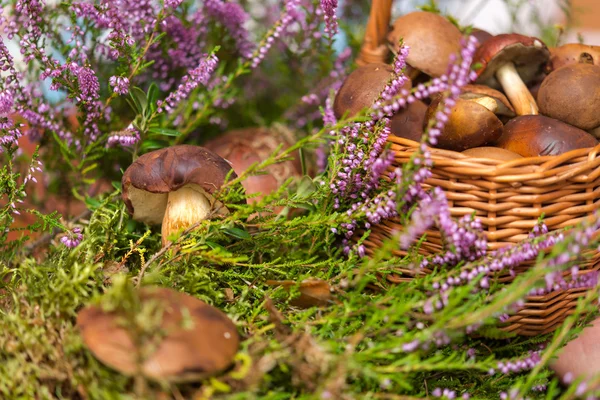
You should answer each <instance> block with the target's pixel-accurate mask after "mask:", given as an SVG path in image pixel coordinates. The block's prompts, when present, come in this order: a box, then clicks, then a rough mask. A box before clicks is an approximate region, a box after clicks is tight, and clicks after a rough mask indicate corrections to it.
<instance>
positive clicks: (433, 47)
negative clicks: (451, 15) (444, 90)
mask: <svg viewBox="0 0 600 400" xmlns="http://www.w3.org/2000/svg"><path fill="white" fill-rule="evenodd" d="M400 38H402V40H403V42H404V44H405V45H407V46H409V47H410V51H409V53H408V57H407V58H406V63H407V64H408V65H409V66H410V67H411V68H412V69H408V71H407V74H408V76H410V78H411V79H413V80H415V79H416V77H417V76H418V75H419V74H420V73H424V74H426V75H428V76H430V77H433V78H439V77H440V76H442V75H444V74H445V73H446V72H447V71H448V63H449V62H450V57H451V56H453V55H455V54H458V53H460V47H461V46H460V40H461V38H462V34H461V32H460V30H459V29H458V28H457V27H456V26H455V25H453V24H452V23H451V22H450V21H448V20H447V19H446V18H444V17H442V16H441V15H438V14H435V13H432V12H427V11H415V12H411V13H408V14H405V15H402V16H400V17H398V18H397V19H396V20H395V21H394V24H393V27H392V30H391V31H390V33H389V34H388V42H389V43H390V46H392V47H393V49H394V50H395V51H398V43H399V42H400Z"/></svg>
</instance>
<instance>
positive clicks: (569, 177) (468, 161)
mask: <svg viewBox="0 0 600 400" xmlns="http://www.w3.org/2000/svg"><path fill="white" fill-rule="evenodd" d="M388 142H390V145H391V150H392V151H393V152H394V154H395V161H394V165H393V166H392V167H393V168H395V167H397V166H401V165H402V164H403V163H406V162H407V161H408V160H409V159H410V157H411V156H412V154H413V153H414V152H415V151H416V150H417V149H418V147H419V143H417V142H414V141H411V140H407V139H403V138H398V137H395V136H391V137H389V139H388ZM429 150H430V151H431V158H432V160H433V167H432V169H431V171H432V177H431V178H430V179H428V180H427V181H426V184H425V185H424V186H425V188H428V187H431V186H439V187H441V188H443V189H444V191H445V192H446V196H447V198H448V202H449V207H450V213H451V215H452V216H453V217H461V216H463V215H470V214H473V213H474V214H475V215H476V217H477V218H479V219H480V220H481V222H482V224H483V226H484V230H485V235H486V237H487V240H488V250H489V251H493V250H496V249H499V248H501V247H504V246H507V245H510V244H515V243H519V242H520V241H522V240H524V239H526V238H527V236H528V234H529V233H530V232H531V230H532V229H533V227H534V226H535V225H536V224H537V221H538V218H539V217H540V216H542V214H543V215H544V216H545V217H544V221H545V223H546V225H547V226H548V229H549V230H550V231H553V230H556V229H560V228H566V227H570V226H573V225H575V224H577V223H578V222H580V221H582V220H583V219H584V218H586V217H588V216H589V215H590V214H592V213H593V212H594V211H596V210H597V209H598V208H599V207H600V156H599V152H600V144H599V145H598V146H596V147H594V148H593V149H579V150H574V151H570V152H568V153H565V154H562V155H560V156H546V157H531V158H521V159H518V160H513V161H508V162H507V161H498V160H493V159H484V158H472V157H468V156H465V155H464V154H461V153H458V152H454V151H449V150H442V149H435V148H430V149H429ZM398 229H401V225H400V222H399V220H396V219H391V220H387V221H385V222H383V223H382V224H380V225H377V226H374V227H373V228H372V233H371V235H370V236H369V238H368V239H367V240H366V241H365V243H364V244H365V247H366V248H367V254H371V253H372V251H373V249H376V248H378V247H379V246H380V245H381V243H382V241H383V240H385V239H386V238H389V237H391V234H392V231H394V230H398ZM441 250H442V242H441V236H440V232H439V231H434V230H430V231H428V232H427V236H426V239H425V241H424V242H422V245H421V247H420V252H421V253H422V254H425V255H430V254H436V253H439V252H440V251H441ZM403 254H405V253H404V252H403V251H401V250H398V251H397V255H403ZM588 256H589V257H588V258H587V260H586V261H585V262H583V263H581V264H579V268H580V273H581V274H585V273H589V272H591V271H593V270H598V269H599V268H600V253H598V252H593V253H590V254H588ZM531 265H533V261H532V262H528V263H523V264H522V265H520V266H518V267H517V268H515V272H516V273H517V274H518V273H519V272H523V271H525V270H527V268H529V267H530V266H531ZM424 272H425V273H427V272H429V271H427V270H425V271H424ZM413 276H414V271H411V270H398V274H397V275H392V276H389V277H388V279H389V280H390V281H404V280H408V279H412V277H413ZM512 279H513V278H512V277H511V276H510V275H508V274H507V275H505V276H502V277H501V278H500V281H504V282H510V281H511V280H512ZM585 294H586V290H585V289H569V290H562V291H555V292H551V293H549V294H547V295H545V296H528V297H527V298H526V299H525V301H526V303H525V306H524V307H523V308H521V309H520V311H518V312H517V313H516V314H514V315H513V316H511V317H510V319H509V320H508V321H507V322H506V324H505V326H504V327H503V328H502V329H503V330H506V331H509V332H515V333H517V334H521V335H528V336H530V335H538V334H543V333H548V332H551V331H552V330H553V329H555V328H556V327H558V326H559V325H560V324H561V323H562V322H563V321H564V319H565V318H566V317H567V316H568V315H570V314H571V313H572V312H573V311H574V309H575V307H576V304H577V299H578V298H579V297H581V296H584V295H585Z"/></svg>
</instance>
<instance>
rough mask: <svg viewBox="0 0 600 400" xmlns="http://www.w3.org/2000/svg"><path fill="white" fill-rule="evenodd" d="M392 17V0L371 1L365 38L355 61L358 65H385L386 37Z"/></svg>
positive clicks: (387, 49)
mask: <svg viewBox="0 0 600 400" xmlns="http://www.w3.org/2000/svg"><path fill="white" fill-rule="evenodd" d="M391 15H392V0H373V1H372V2H371V12H370V14H369V21H368V22H367V28H366V31H365V38H364V40H363V45H362V47H361V49H360V54H359V55H358V58H357V60H356V62H357V64H358V65H365V64H370V63H385V62H386V59H387V56H388V54H389V51H390V50H389V48H388V46H387V44H386V40H385V39H386V36H387V34H388V31H389V26H390V18H391Z"/></svg>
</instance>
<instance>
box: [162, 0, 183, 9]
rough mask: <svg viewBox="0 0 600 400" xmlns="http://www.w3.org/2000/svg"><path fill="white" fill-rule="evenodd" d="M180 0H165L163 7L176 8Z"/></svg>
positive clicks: (181, 0)
mask: <svg viewBox="0 0 600 400" xmlns="http://www.w3.org/2000/svg"><path fill="white" fill-rule="evenodd" d="M182 2H183V0H165V7H169V8H172V9H176V8H177V7H179V6H180V5H181V3H182Z"/></svg>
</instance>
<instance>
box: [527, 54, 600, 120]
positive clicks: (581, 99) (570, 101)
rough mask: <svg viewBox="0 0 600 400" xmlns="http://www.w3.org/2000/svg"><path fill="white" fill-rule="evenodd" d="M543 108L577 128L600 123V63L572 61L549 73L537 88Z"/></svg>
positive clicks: (543, 111) (547, 112) (539, 102)
mask: <svg viewBox="0 0 600 400" xmlns="http://www.w3.org/2000/svg"><path fill="white" fill-rule="evenodd" d="M538 105H539V106H540V112H541V113H542V114H544V115H547V116H549V117H552V118H555V119H558V120H561V121H563V122H566V123H568V124H571V125H573V126H576V127H577V128H581V129H593V128H595V127H597V126H599V125H600V112H598V110H600V66H597V65H592V64H571V65H566V66H564V67H561V68H559V69H557V70H554V71H553V72H552V73H550V74H549V75H548V76H547V77H546V79H544V82H542V86H541V87H540V90H539V92H538Z"/></svg>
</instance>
